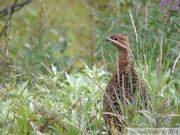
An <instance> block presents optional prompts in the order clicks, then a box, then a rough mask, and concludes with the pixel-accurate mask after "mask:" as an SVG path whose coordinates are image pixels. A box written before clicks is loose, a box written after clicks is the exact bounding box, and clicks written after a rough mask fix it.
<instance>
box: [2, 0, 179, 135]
mask: <svg viewBox="0 0 180 135" xmlns="http://www.w3.org/2000/svg"><path fill="white" fill-rule="evenodd" d="M117 5H118V6H117ZM171 6H172V5H171ZM35 7H36V8H35ZM42 7H43V8H44V9H42ZM70 7H72V8H70ZM164 8H166V10H167V14H168V13H169V14H168V16H167V17H165V18H164V17H163V10H164ZM129 9H130V10H131V13H132V19H131V17H130V13H129V12H128V11H129ZM179 12H180V11H177V12H174V11H172V10H171V7H170V6H166V7H162V6H161V5H160V3H157V2H156V1H151V2H144V1H139V2H138V3H136V4H133V2H121V1H114V0H110V1H109V2H106V3H105V2H99V1H91V2H89V1H86V2H84V1H82V0H79V1H76V2H71V1H70V0H68V1H66V2H65V1H58V2H52V1H49V0H47V1H43V3H40V1H33V2H32V3H31V4H30V5H28V6H25V7H24V8H22V9H21V10H19V11H17V12H16V13H15V14H14V15H13V17H12V19H11V20H10V23H11V27H7V29H6V32H7V31H9V30H10V33H8V34H4V35H3V36H1V37H0V39H1V41H0V45H1V46H0V47H1V48H0V52H1V54H0V60H1V65H0V73H1V78H0V97H1V98H0V134H3V135H5V134H7V135H9V134H39V135H40V134H44V135H45V134H55V135H59V134H62V135H73V134H74V135H76V134H91V135H94V134H107V127H106V124H105V122H104V119H103V106H102V105H103V103H102V99H103V90H104V88H105V87H106V86H107V83H108V82H109V80H110V79H111V77H112V73H113V72H114V70H115V68H116V57H117V56H118V55H119V54H118V51H117V50H116V48H114V47H113V46H109V45H108V44H107V43H105V41H104V39H105V37H106V36H108V35H110V34H112V33H115V32H120V33H122V34H125V35H127V36H128V37H129V41H130V46H131V48H132V51H133V54H134V58H135V62H136V69H137V71H138V74H139V75H140V76H141V78H142V79H143V80H145V82H146V84H147V87H148V92H149V93H150V96H151V101H149V102H148V106H149V107H148V109H147V110H145V109H142V110H139V108H137V105H136V104H132V105H131V104H130V105H129V106H128V107H127V106H126V107H123V111H124V118H125V119H124V120H123V122H124V123H125V124H124V126H125V127H127V128H179V127H180V113H179V112H180V74H179V73H180V72H179V71H180V64H179V57H178V56H179V53H180V50H179V42H180V38H179V36H180V31H179V29H180V24H179V23H178V22H179V20H180V16H179ZM77 14H78V15H77ZM46 15H47V16H46ZM19 18H22V20H21V21H19ZM5 21H6V18H4V20H1V21H0V25H1V26H3V25H4V24H5ZM132 21H133V22H134V24H135V26H133V24H132ZM9 37H11V38H9ZM161 48H162V49H161ZM7 50H8V54H7ZM157 58H158V61H157ZM129 110H131V113H130V111H129ZM142 114H143V115H142Z"/></svg>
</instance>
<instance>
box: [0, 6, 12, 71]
mask: <svg viewBox="0 0 180 135" xmlns="http://www.w3.org/2000/svg"><path fill="white" fill-rule="evenodd" d="M7 10H8V15H7V21H6V25H5V27H4V29H3V31H4V30H6V39H5V46H4V53H3V61H2V73H3V71H4V69H5V67H6V58H7V55H8V45H9V40H10V18H11V10H10V6H9V5H8V8H7Z"/></svg>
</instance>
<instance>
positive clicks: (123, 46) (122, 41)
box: [106, 33, 129, 51]
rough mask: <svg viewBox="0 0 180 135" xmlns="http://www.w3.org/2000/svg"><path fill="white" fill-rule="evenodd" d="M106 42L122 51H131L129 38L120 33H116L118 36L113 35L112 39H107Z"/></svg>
mask: <svg viewBox="0 0 180 135" xmlns="http://www.w3.org/2000/svg"><path fill="white" fill-rule="evenodd" d="M106 41H108V42H110V43H111V44H113V45H114V46H116V47H117V48H118V49H119V50H120V51H128V50H129V43H128V38H127V37H126V36H123V35H121V34H119V33H116V34H113V35H111V36H110V37H107V38H106Z"/></svg>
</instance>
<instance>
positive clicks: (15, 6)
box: [0, 0, 32, 18]
mask: <svg viewBox="0 0 180 135" xmlns="http://www.w3.org/2000/svg"><path fill="white" fill-rule="evenodd" d="M31 1H32V0H26V1H24V2H21V3H19V4H16V3H17V0H15V2H14V4H13V5H12V6H10V9H14V11H16V10H17V8H18V7H23V6H24V5H26V4H28V3H29V2H31ZM0 14H2V15H1V16H0V18H2V17H4V16H6V15H7V14H8V12H7V8H5V9H2V10H0Z"/></svg>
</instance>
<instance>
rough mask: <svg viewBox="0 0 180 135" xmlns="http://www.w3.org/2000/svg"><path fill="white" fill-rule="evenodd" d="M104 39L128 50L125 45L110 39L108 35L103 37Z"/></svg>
mask: <svg viewBox="0 0 180 135" xmlns="http://www.w3.org/2000/svg"><path fill="white" fill-rule="evenodd" d="M105 41H108V42H110V43H112V44H113V45H115V46H117V47H121V48H124V49H126V50H128V48H127V47H126V46H125V45H123V44H121V43H119V42H117V41H115V40H112V39H111V38H109V37H107V38H106V39H105Z"/></svg>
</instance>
